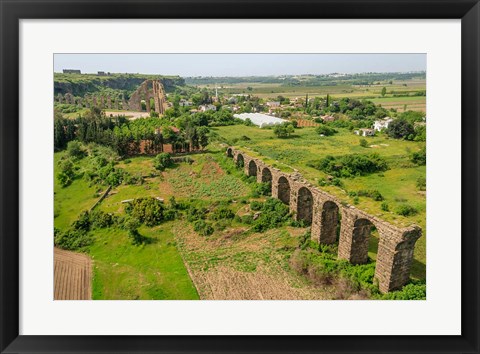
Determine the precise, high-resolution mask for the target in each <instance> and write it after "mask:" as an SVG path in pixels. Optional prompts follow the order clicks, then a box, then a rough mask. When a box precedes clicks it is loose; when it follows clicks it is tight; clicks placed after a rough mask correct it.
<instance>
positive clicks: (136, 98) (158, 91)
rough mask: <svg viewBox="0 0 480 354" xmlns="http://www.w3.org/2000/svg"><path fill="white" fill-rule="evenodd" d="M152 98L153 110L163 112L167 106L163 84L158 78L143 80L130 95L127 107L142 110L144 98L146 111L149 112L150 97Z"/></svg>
mask: <svg viewBox="0 0 480 354" xmlns="http://www.w3.org/2000/svg"><path fill="white" fill-rule="evenodd" d="M151 98H153V101H154V104H155V112H157V113H158V114H164V113H165V110H166V108H167V102H166V95H165V90H164V88H163V85H162V83H161V82H160V81H158V80H145V81H144V82H142V84H141V85H140V86H139V87H138V88H137V90H136V91H135V92H134V93H133V94H132V95H131V96H130V100H129V101H128V107H129V109H130V110H132V111H141V110H142V100H145V106H146V109H147V112H150V109H151V108H150V99H151Z"/></svg>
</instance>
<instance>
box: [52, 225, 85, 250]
mask: <svg viewBox="0 0 480 354" xmlns="http://www.w3.org/2000/svg"><path fill="white" fill-rule="evenodd" d="M54 234H55V236H54V244H55V246H57V247H59V248H62V249H64V250H70V251H79V250H84V249H85V248H87V247H88V246H90V245H91V244H92V243H93V238H92V236H91V235H89V234H88V232H87V231H84V230H75V229H70V230H68V231H66V232H60V231H58V230H57V231H56V232H55V233H54Z"/></svg>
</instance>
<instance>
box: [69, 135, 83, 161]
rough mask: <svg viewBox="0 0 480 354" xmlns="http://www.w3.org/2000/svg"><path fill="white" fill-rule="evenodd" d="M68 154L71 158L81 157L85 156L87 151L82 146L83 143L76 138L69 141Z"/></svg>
mask: <svg viewBox="0 0 480 354" xmlns="http://www.w3.org/2000/svg"><path fill="white" fill-rule="evenodd" d="M67 154H68V156H70V157H71V158H74V159H81V158H83V157H85V151H84V150H83V148H82V144H81V143H79V142H78V141H76V140H73V141H69V142H68V144H67Z"/></svg>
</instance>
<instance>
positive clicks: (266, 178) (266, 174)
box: [262, 167, 272, 183]
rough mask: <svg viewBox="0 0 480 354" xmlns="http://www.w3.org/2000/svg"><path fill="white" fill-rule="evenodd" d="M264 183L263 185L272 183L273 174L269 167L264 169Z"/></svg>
mask: <svg viewBox="0 0 480 354" xmlns="http://www.w3.org/2000/svg"><path fill="white" fill-rule="evenodd" d="M262 182H263V183H268V182H270V183H272V172H271V171H270V169H269V168H268V167H264V168H263V169H262Z"/></svg>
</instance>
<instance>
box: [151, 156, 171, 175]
mask: <svg viewBox="0 0 480 354" xmlns="http://www.w3.org/2000/svg"><path fill="white" fill-rule="evenodd" d="M172 164H173V161H172V157H171V156H170V154H169V153H167V152H162V153H161V154H158V155H157V156H155V158H154V160H153V166H154V167H155V168H156V169H157V170H159V171H163V170H165V169H166V168H167V167H170V166H171V165H172Z"/></svg>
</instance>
